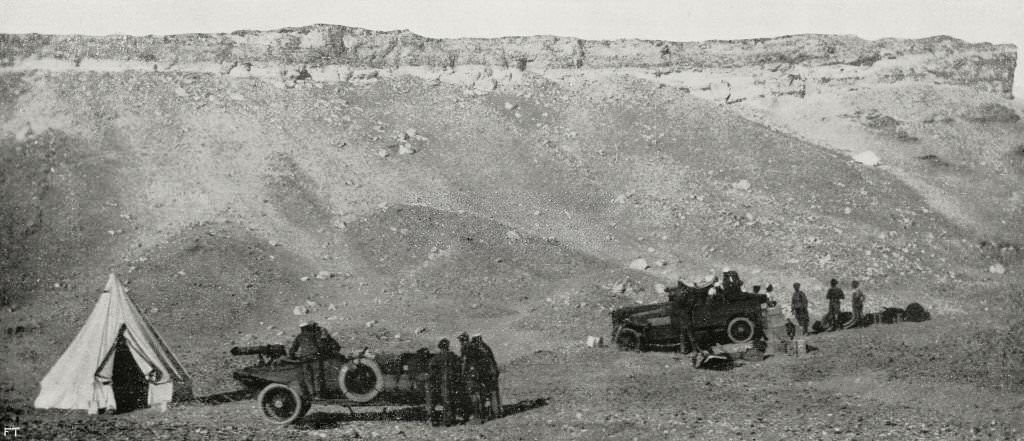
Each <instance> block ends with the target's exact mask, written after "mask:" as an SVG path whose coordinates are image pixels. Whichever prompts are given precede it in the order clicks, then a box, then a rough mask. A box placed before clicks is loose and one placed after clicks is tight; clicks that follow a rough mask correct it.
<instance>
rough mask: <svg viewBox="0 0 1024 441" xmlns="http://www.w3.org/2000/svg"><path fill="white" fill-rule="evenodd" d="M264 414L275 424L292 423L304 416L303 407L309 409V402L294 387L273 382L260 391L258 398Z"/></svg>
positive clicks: (257, 400)
mask: <svg viewBox="0 0 1024 441" xmlns="http://www.w3.org/2000/svg"><path fill="white" fill-rule="evenodd" d="M256 402H258V403H259V405H260V410H261V411H263V415H264V416H265V417H266V418H267V419H268V420H270V422H272V423H274V424H290V423H293V422H295V420H297V419H299V418H301V417H302V414H303V413H305V412H303V409H305V410H306V411H308V410H309V403H308V402H307V400H305V399H303V398H302V394H300V393H299V391H298V390H296V389H295V388H293V387H290V386H286V385H284V384H280V383H271V384H269V385H267V387H265V388H263V390H262V391H260V395H259V397H258V398H256Z"/></svg>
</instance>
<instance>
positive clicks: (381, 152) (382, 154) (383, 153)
mask: <svg viewBox="0 0 1024 441" xmlns="http://www.w3.org/2000/svg"><path fill="white" fill-rule="evenodd" d="M377 156H380V157H381V158H387V157H388V156H391V152H388V150H387V149H380V150H377Z"/></svg>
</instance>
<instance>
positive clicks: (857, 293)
mask: <svg viewBox="0 0 1024 441" xmlns="http://www.w3.org/2000/svg"><path fill="white" fill-rule="evenodd" d="M850 286H851V287H853V294H851V295H850V300H851V302H852V303H853V325H854V326H860V324H861V323H860V322H861V320H863V319H864V292H863V291H861V290H860V282H858V281H856V280H854V281H853V283H851V284H850Z"/></svg>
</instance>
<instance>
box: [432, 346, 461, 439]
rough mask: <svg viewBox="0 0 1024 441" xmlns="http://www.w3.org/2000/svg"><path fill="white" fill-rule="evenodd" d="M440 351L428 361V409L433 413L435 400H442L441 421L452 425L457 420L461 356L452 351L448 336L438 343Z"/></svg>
mask: <svg viewBox="0 0 1024 441" xmlns="http://www.w3.org/2000/svg"><path fill="white" fill-rule="evenodd" d="M437 348H438V349H440V350H441V352H440V353H438V354H437V355H435V356H433V357H431V359H430V362H429V363H428V370H429V372H430V385H429V386H428V387H427V409H428V411H429V412H430V413H433V404H434V403H435V401H434V400H440V404H441V406H442V407H443V410H442V411H441V422H442V423H443V424H444V425H446V426H450V425H452V423H454V422H455V406H456V405H457V403H458V398H457V394H456V392H457V390H458V379H459V372H458V371H459V357H458V356H456V355H455V354H453V353H452V351H451V344H450V343H449V341H448V339H447V338H442V339H441V341H439V342H438V343H437Z"/></svg>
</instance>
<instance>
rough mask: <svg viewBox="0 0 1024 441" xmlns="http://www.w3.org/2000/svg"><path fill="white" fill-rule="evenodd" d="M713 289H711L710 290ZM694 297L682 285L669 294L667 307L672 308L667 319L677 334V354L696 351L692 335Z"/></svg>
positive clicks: (695, 342) (695, 343)
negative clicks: (670, 321)
mask: <svg viewBox="0 0 1024 441" xmlns="http://www.w3.org/2000/svg"><path fill="white" fill-rule="evenodd" d="M712 289H713V288H712ZM695 297H696V296H694V295H693V293H691V292H690V289H689V288H687V287H686V286H685V285H683V284H682V283H680V284H679V287H678V288H677V289H676V290H674V292H671V293H669V305H670V307H671V308H672V310H671V311H670V313H671V316H670V317H669V318H670V319H671V320H672V322H673V325H674V327H675V329H676V330H677V331H678V332H679V352H682V353H684V354H689V353H690V352H693V351H696V350H698V349H699V348H698V347H697V339H696V338H695V337H694V335H693V307H694V301H695V300H696V298H695Z"/></svg>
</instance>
